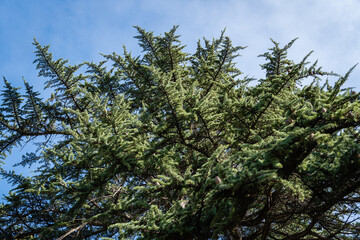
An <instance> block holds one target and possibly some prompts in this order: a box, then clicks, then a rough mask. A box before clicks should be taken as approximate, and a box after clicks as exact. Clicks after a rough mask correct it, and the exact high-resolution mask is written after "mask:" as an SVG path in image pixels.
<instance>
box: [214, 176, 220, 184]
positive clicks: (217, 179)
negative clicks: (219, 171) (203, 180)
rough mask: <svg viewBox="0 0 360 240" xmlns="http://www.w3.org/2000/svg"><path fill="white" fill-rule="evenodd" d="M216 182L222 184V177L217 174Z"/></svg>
mask: <svg viewBox="0 0 360 240" xmlns="http://www.w3.org/2000/svg"><path fill="white" fill-rule="evenodd" d="M215 183H216V184H217V185H219V184H221V178H219V176H216V177H215Z"/></svg>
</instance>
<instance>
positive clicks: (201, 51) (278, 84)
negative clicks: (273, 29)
mask: <svg viewBox="0 0 360 240" xmlns="http://www.w3.org/2000/svg"><path fill="white" fill-rule="evenodd" d="M136 28H137V31H138V36H136V38H137V39H138V41H139V43H140V44H139V45H140V47H141V48H142V50H143V54H142V55H141V56H139V57H134V56H132V55H131V53H130V52H128V51H127V50H126V49H125V48H124V52H123V53H122V54H121V55H118V54H116V53H113V54H111V55H104V58H105V61H103V62H100V63H99V64H96V63H89V62H85V63H83V64H80V65H74V66H71V65H69V64H68V62H67V61H65V60H63V59H59V60H54V59H53V56H52V54H51V53H49V47H48V46H45V47H44V46H41V45H40V44H39V43H38V42H36V41H34V45H35V47H36V60H35V63H36V64H37V69H38V70H39V76H41V77H42V78H45V79H46V82H45V83H44V86H45V88H47V89H50V91H51V97H50V98H49V99H46V100H44V99H42V98H41V94H40V93H38V92H36V91H34V90H33V88H32V87H31V85H30V84H29V83H27V82H26V81H25V80H24V85H25V88H24V91H22V90H21V91H20V90H19V89H18V88H16V87H14V86H12V85H11V84H10V83H9V81H7V80H5V79H4V84H5V85H4V87H3V90H2V93H1V96H2V102H1V109H0V110H1V114H0V124H1V125H0V133H1V138H0V152H1V158H2V160H3V161H7V159H6V156H7V155H9V153H10V152H11V150H14V149H17V147H21V146H22V145H24V144H26V143H27V144H29V143H31V142H34V143H37V145H38V147H39V149H40V150H39V151H34V152H33V153H27V154H25V155H24V156H23V159H22V160H21V161H18V163H17V165H23V166H28V165H31V164H34V163H36V165H37V166H40V167H39V168H38V170H37V172H36V173H35V174H34V176H32V177H24V176H22V175H18V174H16V173H15V172H13V171H5V170H2V171H1V176H2V178H3V179H7V180H8V181H9V182H10V183H12V184H13V186H14V189H13V190H12V191H11V192H10V193H9V194H8V195H7V196H6V197H5V198H6V202H5V203H4V204H2V205H1V206H0V236H1V239H59V240H61V239H100V238H102V239H243V240H244V239H358V238H360V233H359V229H360V220H359V219H360V209H359V207H360V195H359V194H360V145H359V124H360V115H359V113H360V101H359V93H356V92H355V91H353V90H352V89H346V88H345V89H344V88H343V87H342V86H343V84H344V82H345V81H346V80H347V78H348V77H349V74H350V72H351V71H352V69H353V68H351V69H350V71H349V72H348V73H346V75H345V76H339V75H336V74H334V73H332V72H325V71H322V69H321V68H320V67H317V64H316V62H315V63H314V64H311V63H309V62H308V60H307V59H308V57H309V55H310V54H308V55H306V56H305V58H304V59H303V60H302V61H301V62H299V63H295V62H294V61H291V60H289V59H288V58H287V51H288V50H289V48H290V47H291V46H292V44H293V43H294V41H295V40H293V41H291V42H290V43H289V44H287V45H285V46H284V47H281V46H280V45H279V44H278V43H277V42H275V41H272V42H273V47H272V48H270V49H269V50H268V52H266V53H264V54H263V55H261V57H263V58H264V59H265V63H264V64H263V65H261V68H262V69H263V70H264V71H265V73H266V75H265V77H264V79H259V80H257V81H253V80H254V79H251V78H249V77H244V76H243V75H242V73H241V71H240V70H239V69H238V68H237V67H236V66H235V58H236V57H237V56H239V51H240V50H242V49H243V47H239V46H233V45H232V43H231V40H230V39H229V38H228V37H226V36H225V35H224V34H223V33H222V34H221V36H220V37H219V38H218V39H213V40H212V41H210V40H206V39H205V40H204V41H199V42H198V45H197V49H196V52H195V53H194V54H188V53H185V52H184V46H183V45H181V43H180V41H179V36H178V35H177V34H176V29H177V27H174V28H172V29H171V30H170V31H169V32H167V33H165V34H163V35H160V36H155V35H154V34H153V33H152V32H147V31H145V30H144V29H142V28H140V27H136ZM109 63H111V64H112V66H111V65H110V64H109ZM109 66H111V67H109ZM330 76H331V77H334V76H335V77H336V78H338V80H337V81H336V82H335V84H334V85H331V84H330V83H328V81H321V80H322V78H327V77H330ZM306 79H312V80H313V81H312V83H311V84H308V85H305V86H302V85H301V83H302V82H303V80H306ZM39 142H40V143H39Z"/></svg>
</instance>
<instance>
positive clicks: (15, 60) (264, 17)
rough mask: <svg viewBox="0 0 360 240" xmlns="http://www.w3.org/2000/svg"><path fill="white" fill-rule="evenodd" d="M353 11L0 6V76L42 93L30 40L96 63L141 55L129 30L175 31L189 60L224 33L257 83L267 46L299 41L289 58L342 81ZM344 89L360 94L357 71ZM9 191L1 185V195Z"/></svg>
mask: <svg viewBox="0 0 360 240" xmlns="http://www.w3.org/2000/svg"><path fill="white" fill-rule="evenodd" d="M359 9H360V1H357V0H342V1H338V0H302V1H295V0H221V1H220V0H219V1H215V0H117V1H116V0H101V1H100V0H98V1H95V0H52V1H48V0H32V1H26V0H17V1H14V0H1V1H0V75H2V76H5V77H6V78H7V80H8V81H10V82H11V83H12V84H13V85H14V86H21V85H22V77H24V78H25V79H26V80H27V81H28V82H29V83H30V84H32V85H34V88H35V89H36V90H39V91H41V90H42V89H43V82H44V80H43V79H40V78H37V72H36V69H35V65H34V64H32V62H33V60H34V53H33V52H34V47H33V46H32V41H33V38H34V37H35V38H36V39H37V40H38V41H39V42H40V43H41V44H42V45H51V48H50V50H51V51H52V53H53V55H54V57H56V58H60V57H62V58H65V59H69V61H70V63H74V64H75V63H80V62H82V61H95V62H98V61H100V60H102V57H101V56H100V55H99V53H105V54H110V53H112V52H114V51H115V52H118V53H121V50H122V46H123V44H124V45H125V46H126V47H127V49H128V50H132V51H133V53H134V54H139V53H140V52H139V47H138V46H137V42H136V40H135V39H133V36H134V35H135V34H136V31H135V29H134V28H133V27H132V26H134V25H139V26H141V27H143V28H145V29H147V30H152V31H154V32H155V33H156V34H160V33H162V32H164V31H168V30H170V28H171V27H172V26H173V25H180V27H179V30H178V33H179V34H180V35H182V37H181V40H182V42H183V43H184V44H185V45H187V48H186V49H185V50H186V51H190V52H191V51H192V50H194V47H195V43H196V42H197V40H198V39H201V38H202V37H206V38H212V37H217V36H219V34H220V32H221V30H223V29H224V28H226V34H227V35H228V36H230V37H231V39H232V41H233V43H234V45H241V46H248V48H246V49H245V50H244V51H243V52H242V57H240V58H239V59H238V65H237V66H238V68H239V69H240V70H242V72H244V74H246V75H249V76H254V77H258V78H259V77H262V76H263V73H262V72H261V69H260V67H259V64H261V63H262V59H261V58H258V57H257V56H258V55H259V54H261V53H263V52H264V51H266V50H267V48H269V47H272V45H271V42H270V40H269V38H273V39H274V40H276V41H277V42H280V43H281V44H285V43H287V42H289V41H290V40H292V39H293V38H295V37H299V39H298V40H297V42H296V43H295V45H294V46H293V48H292V49H291V50H290V52H289V57H290V58H293V59H294V60H297V61H299V60H301V59H302V57H304V56H305V55H306V54H307V53H308V52H309V51H311V50H314V51H315V52H314V53H313V55H312V57H311V60H316V59H318V60H319V65H320V66H323V69H324V70H328V71H334V72H337V73H340V74H344V73H345V72H346V71H347V70H348V69H349V68H350V67H351V66H353V65H354V64H356V63H358V62H360V11H359ZM346 86H348V87H349V86H353V87H356V88H357V91H359V87H360V67H358V68H356V69H355V70H354V72H353V74H352V76H351V77H350V79H349V81H348V82H347V84H346ZM31 149H32V147H31V146H26V148H24V149H23V150H22V151H18V150H17V151H16V153H14V154H12V155H11V156H10V157H9V158H8V159H7V160H6V161H7V163H6V165H5V167H6V169H9V168H10V166H11V165H12V164H14V163H15V162H16V161H17V160H18V159H20V158H21V155H22V154H25V152H26V151H29V150H31ZM16 170H17V171H18V172H24V174H28V172H29V170H28V169H21V168H17V169H16ZM9 189H10V187H9V185H8V184H7V183H6V182H5V181H4V180H1V179H0V194H1V195H2V194H4V193H7V192H8V191H9Z"/></svg>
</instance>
